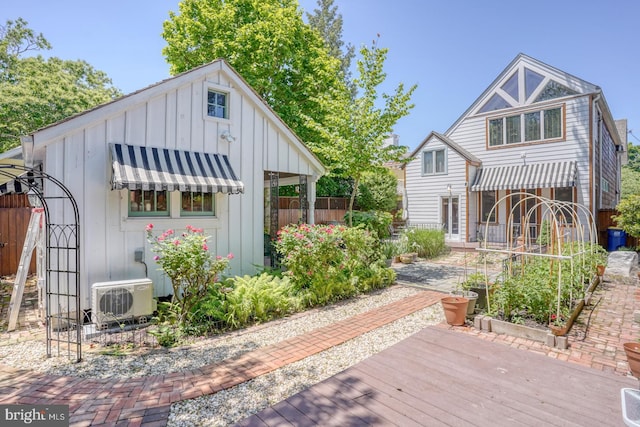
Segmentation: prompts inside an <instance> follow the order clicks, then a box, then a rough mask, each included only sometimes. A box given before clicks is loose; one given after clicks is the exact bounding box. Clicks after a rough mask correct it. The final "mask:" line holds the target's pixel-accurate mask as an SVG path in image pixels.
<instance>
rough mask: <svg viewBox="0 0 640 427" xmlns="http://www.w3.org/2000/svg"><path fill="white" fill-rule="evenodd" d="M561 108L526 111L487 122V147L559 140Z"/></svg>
mask: <svg viewBox="0 0 640 427" xmlns="http://www.w3.org/2000/svg"><path fill="white" fill-rule="evenodd" d="M563 108H564V107H553V108H547V109H544V110H538V111H527V112H525V113H521V114H513V115H510V116H504V117H495V118H491V119H488V120H487V143H488V145H489V147H500V146H504V145H511V144H522V143H525V142H526V143H528V142H538V141H549V140H557V139H561V138H562V135H563V119H562V118H563V114H562V112H563Z"/></svg>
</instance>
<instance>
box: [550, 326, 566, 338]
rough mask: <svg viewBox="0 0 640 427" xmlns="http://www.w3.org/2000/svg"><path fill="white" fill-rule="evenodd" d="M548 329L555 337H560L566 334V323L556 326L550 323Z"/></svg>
mask: <svg viewBox="0 0 640 427" xmlns="http://www.w3.org/2000/svg"><path fill="white" fill-rule="evenodd" d="M549 329H550V330H551V333H552V334H553V335H555V336H557V337H561V336H563V335H566V334H567V325H564V326H557V325H553V324H550V325H549Z"/></svg>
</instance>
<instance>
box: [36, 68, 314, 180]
mask: <svg viewBox="0 0 640 427" xmlns="http://www.w3.org/2000/svg"><path fill="white" fill-rule="evenodd" d="M216 71H222V72H224V73H225V75H226V76H228V77H229V79H230V80H231V81H232V82H233V84H234V85H235V88H236V89H238V88H239V89H240V90H241V91H242V92H243V93H244V94H245V95H247V97H248V98H250V99H251V100H252V101H253V102H254V103H255V105H256V106H257V108H258V109H260V110H262V111H263V113H264V114H265V115H266V116H268V117H270V118H271V119H272V120H273V123H274V125H275V127H276V128H278V130H279V131H281V132H282V133H283V134H285V135H287V136H288V137H289V138H290V140H291V141H292V142H293V144H294V145H296V146H297V148H298V149H299V150H300V151H301V152H303V153H307V158H308V160H309V161H310V163H311V164H313V166H314V167H315V168H316V169H317V170H319V171H321V173H324V172H325V168H324V166H323V165H322V162H321V161H320V159H318V157H317V156H316V155H315V154H314V153H313V152H312V151H311V150H310V149H309V148H308V147H307V146H306V144H305V143H304V142H303V141H302V140H300V138H298V136H297V135H296V134H295V133H294V132H293V131H292V130H291V129H290V128H289V126H287V124H286V123H285V122H284V121H283V120H282V119H281V118H280V116H279V115H278V114H277V113H276V112H275V111H274V110H273V109H272V108H271V107H270V106H269V105H268V104H267V103H266V101H265V100H264V99H263V98H262V97H261V96H260V95H259V94H258V93H257V92H256V91H255V90H254V89H253V88H252V87H251V86H250V85H249V83H247V81H246V80H244V78H243V77H242V76H241V75H240V74H239V73H238V72H237V71H236V70H235V69H234V68H233V67H232V66H231V65H230V64H229V63H228V62H227V61H225V60H224V59H216V60H214V61H212V62H209V63H207V64H204V65H201V66H199V67H195V68H192V69H191V70H189V71H185V72H183V73H180V74H178V75H176V76H173V77H169V78H167V79H165V80H162V81H160V82H158V83H155V84H152V85H150V86H147V87H146V88H143V89H140V90H137V91H135V92H132V93H130V94H128V95H124V96H121V97H120V98H117V99H115V100H113V101H110V102H107V103H105V104H102V105H98V106H96V107H94V108H91V109H89V110H86V111H83V112H81V113H78V114H76V115H74V116H71V117H68V118H66V119H63V120H61V121H59V122H56V123H53V124H51V125H49V126H46V127H44V128H41V129H39V130H37V131H35V132H33V133H31V135H30V136H31V138H33V141H34V144H35V149H38V148H40V147H42V146H46V145H47V144H48V143H50V142H51V141H53V140H55V139H56V138H59V137H61V136H63V135H65V134H66V133H68V132H71V131H74V130H75V129H78V128H81V127H86V126H88V125H90V124H91V123H92V122H94V121H98V120H103V119H104V118H105V117H111V116H114V115H116V114H118V113H120V112H121V111H123V110H125V109H127V108H129V107H131V106H134V105H137V104H139V103H141V102H145V101H147V100H149V99H151V98H153V97H156V96H158V95H161V94H163V93H166V92H168V91H170V90H173V89H176V88H178V87H180V86H182V85H184V84H186V83H189V82H191V81H193V80H197V79H199V78H202V77H204V76H206V75H207V74H211V73H213V72H216Z"/></svg>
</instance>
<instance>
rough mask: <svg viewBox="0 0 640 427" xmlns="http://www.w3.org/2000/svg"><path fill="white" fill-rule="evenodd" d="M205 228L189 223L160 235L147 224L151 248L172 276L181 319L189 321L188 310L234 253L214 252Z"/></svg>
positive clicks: (176, 309) (176, 311) (176, 310)
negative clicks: (154, 233)
mask: <svg viewBox="0 0 640 427" xmlns="http://www.w3.org/2000/svg"><path fill="white" fill-rule="evenodd" d="M202 231H203V230H202V229H197V228H195V227H192V226H190V225H188V226H187V227H186V231H185V232H184V233H182V234H177V233H175V232H174V231H173V230H171V229H169V230H166V231H165V232H164V233H162V234H161V235H160V236H157V237H156V236H154V235H153V224H148V225H147V227H146V232H147V239H148V240H149V243H150V244H151V249H152V250H153V251H154V252H155V253H156V254H157V255H156V256H155V257H154V260H155V261H156V262H157V263H158V265H160V268H162V270H164V272H165V274H166V275H167V276H169V279H171V285H172V287H173V299H172V305H171V308H170V309H171V310H174V312H175V314H176V315H177V318H178V323H179V324H181V325H183V324H185V323H186V321H187V318H188V315H189V313H191V311H192V309H193V307H194V306H195V305H196V304H197V302H198V301H199V300H200V299H202V298H203V297H204V296H205V295H206V294H207V292H208V289H209V287H211V286H214V285H215V283H216V281H217V280H218V275H219V274H220V273H222V272H223V271H224V270H225V269H226V268H227V266H228V265H229V261H230V260H231V259H232V258H233V254H229V255H227V256H226V257H221V256H214V254H213V253H211V252H210V251H209V248H208V246H207V239H208V237H206V236H204V235H203V234H202Z"/></svg>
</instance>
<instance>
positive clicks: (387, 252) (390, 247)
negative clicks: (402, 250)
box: [381, 240, 400, 267]
mask: <svg viewBox="0 0 640 427" xmlns="http://www.w3.org/2000/svg"><path fill="white" fill-rule="evenodd" d="M381 249H382V254H383V255H384V258H385V260H386V263H387V267H390V266H391V263H393V262H398V261H400V259H399V257H398V255H399V252H398V244H397V243H396V242H395V241H393V240H387V241H384V242H382V245H381ZM396 258H397V259H396Z"/></svg>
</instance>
